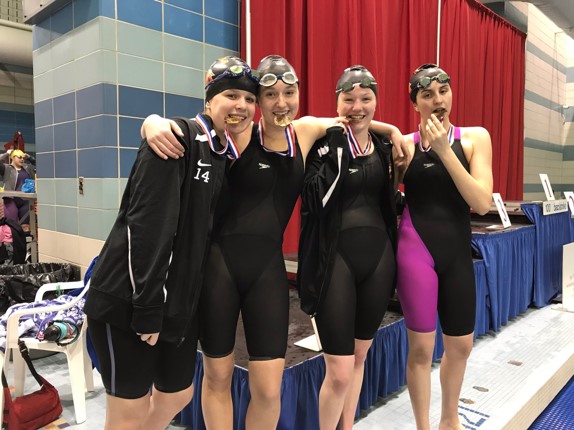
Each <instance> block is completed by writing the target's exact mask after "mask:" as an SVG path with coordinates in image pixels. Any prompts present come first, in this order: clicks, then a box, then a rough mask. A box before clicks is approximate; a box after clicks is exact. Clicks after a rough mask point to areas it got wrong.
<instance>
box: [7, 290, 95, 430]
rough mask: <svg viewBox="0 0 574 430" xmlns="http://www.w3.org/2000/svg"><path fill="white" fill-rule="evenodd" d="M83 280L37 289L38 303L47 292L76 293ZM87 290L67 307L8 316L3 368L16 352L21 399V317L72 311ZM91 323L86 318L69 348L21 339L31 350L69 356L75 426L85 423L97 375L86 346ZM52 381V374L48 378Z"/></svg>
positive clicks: (16, 381) (23, 375) (17, 390)
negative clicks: (19, 348)
mask: <svg viewBox="0 0 574 430" xmlns="http://www.w3.org/2000/svg"><path fill="white" fill-rule="evenodd" d="M83 285H84V283H83V281H77V282H58V283H53V284H45V285H43V286H42V287H40V288H39V289H38V292H37V293H36V298H35V301H39V300H42V297H43V296H44V293H45V292H47V291H55V290H57V289H60V290H75V289H77V288H82V287H83ZM87 291H88V286H86V287H85V288H84V289H83V290H82V292H81V293H80V294H79V295H78V296H77V297H76V298H75V299H74V300H72V301H70V302H69V303H66V304H64V305H52V306H45V307H38V308H33V309H20V310H18V311H16V312H14V313H13V314H12V315H10V316H9V317H8V321H7V327H6V351H5V353H4V363H3V364H4V369H6V365H7V364H8V361H9V357H10V350H11V349H15V351H14V352H13V353H12V357H13V360H14V394H15V395H16V396H21V395H22V394H23V392H24V383H25V378H26V362H25V361H24V360H23V359H22V356H21V355H20V352H19V350H18V323H19V320H20V317H22V316H24V315H34V314H40V313H48V312H49V313H51V312H58V311H60V310H63V309H69V308H71V307H73V306H74V305H76V304H77V303H78V302H79V301H80V299H81V298H82V297H83V296H84V295H85V294H86V292H87ZM87 327H88V322H87V320H86V319H84V323H83V324H82V327H81V329H80V335H79V337H78V339H77V340H76V341H75V342H73V343H70V344H68V345H61V346H60V345H58V344H57V343H56V342H48V341H39V340H38V339H36V338H25V337H23V338H21V339H22V340H23V341H24V342H25V343H26V346H27V347H28V349H29V350H33V349H37V350H43V351H54V352H63V353H64V354H66V358H67V360H68V371H69V373H70V383H71V387H72V399H73V402H74V412H75V415H76V423H77V424H80V423H83V422H84V421H86V390H87V391H94V375H93V370H92V362H91V360H90V357H89V355H88V351H87V347H86V330H87ZM47 379H48V380H49V379H50V378H49V375H47ZM1 391H2V390H0V405H3V400H4V399H3V397H2V396H3V393H1Z"/></svg>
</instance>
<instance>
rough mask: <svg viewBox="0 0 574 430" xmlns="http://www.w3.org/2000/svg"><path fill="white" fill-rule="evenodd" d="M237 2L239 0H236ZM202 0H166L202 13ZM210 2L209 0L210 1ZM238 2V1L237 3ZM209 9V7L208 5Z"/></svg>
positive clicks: (168, 2)
mask: <svg viewBox="0 0 574 430" xmlns="http://www.w3.org/2000/svg"><path fill="white" fill-rule="evenodd" d="M234 1H235V2H236V1H237V0H234ZM201 3H202V0H165V4H171V5H173V6H177V7H180V8H182V9H185V10H192V11H194V12H198V13H202V12H203V10H202V9H203V8H202V4H201ZM208 3H209V2H208ZM236 4H237V3H236ZM206 9H207V7H206Z"/></svg>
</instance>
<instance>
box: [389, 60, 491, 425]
mask: <svg viewBox="0 0 574 430" xmlns="http://www.w3.org/2000/svg"><path fill="white" fill-rule="evenodd" d="M409 88H410V99H411V101H412V103H413V107H414V109H415V111H416V112H417V113H418V114H419V116H420V124H419V130H418V131H417V132H415V133H412V134H410V135H408V136H406V137H405V140H406V141H407V144H408V145H407V147H408V149H407V150H408V156H407V157H405V158H404V159H403V160H402V163H399V164H400V165H397V168H398V169H400V172H401V173H400V176H401V177H402V178H403V182H404V186H405V198H406V207H405V209H404V212H403V214H402V216H401V222H400V225H399V230H398V251H397V292H398V295H399V300H400V303H401V307H402V310H403V313H404V317H405V323H406V326H407V332H408V339H409V353H408V360H407V385H408V388H409V395H410V398H411V403H412V407H413V411H414V415H415V420H416V424H417V429H418V430H428V429H430V422H429V408H430V393H431V389H430V374H431V364H432V356H433V351H434V345H435V336H436V315H437V311H438V316H439V319H440V324H441V327H442V332H443V340H444V349H445V351H444V355H443V357H442V360H441V365H440V381H441V388H442V412H441V420H440V424H439V429H440V430H455V429H456V430H460V429H461V428H462V427H461V424H460V420H459V417H458V399H459V395H460V390H461V386H462V381H463V378H464V372H465V369H466V362H467V359H468V357H469V355H470V352H471V349H472V345H473V332H474V325H475V312H476V291H475V278H474V269H473V264H472V255H471V244H470V243H471V229H470V208H472V209H473V210H474V211H475V212H477V213H478V214H481V215H483V214H485V213H486V212H488V210H489V208H490V203H491V198H492V186H493V185H492V183H493V181H492V148H491V142H490V135H489V134H488V131H486V130H485V129H484V128H482V127H455V126H454V125H452V124H451V122H450V114H451V109H452V90H451V86H450V77H449V75H448V74H447V73H446V72H445V71H444V70H443V69H441V68H440V67H438V66H436V65H434V64H424V65H422V66H421V67H419V68H418V69H417V70H415V72H414V74H413V75H412V77H411V79H410V86H409ZM405 160H410V163H409V162H406V163H405V162H404V161H405Z"/></svg>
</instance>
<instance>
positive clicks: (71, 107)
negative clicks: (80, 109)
mask: <svg viewBox="0 0 574 430" xmlns="http://www.w3.org/2000/svg"><path fill="white" fill-rule="evenodd" d="M75 119H76V95H75V94H74V93H68V94H66V95H63V96H60V97H54V124H57V123H59V122H66V121H73V120H75Z"/></svg>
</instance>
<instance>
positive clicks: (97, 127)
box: [78, 115, 118, 148]
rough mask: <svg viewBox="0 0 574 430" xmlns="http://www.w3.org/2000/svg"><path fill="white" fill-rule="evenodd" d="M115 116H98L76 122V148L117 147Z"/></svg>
mask: <svg viewBox="0 0 574 430" xmlns="http://www.w3.org/2000/svg"><path fill="white" fill-rule="evenodd" d="M117 145H118V138H117V121H116V117H115V116H109V115H99V116H94V117H91V118H86V119H82V120H80V121H78V148H98V147H101V146H114V147H115V146H117Z"/></svg>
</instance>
